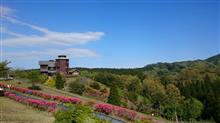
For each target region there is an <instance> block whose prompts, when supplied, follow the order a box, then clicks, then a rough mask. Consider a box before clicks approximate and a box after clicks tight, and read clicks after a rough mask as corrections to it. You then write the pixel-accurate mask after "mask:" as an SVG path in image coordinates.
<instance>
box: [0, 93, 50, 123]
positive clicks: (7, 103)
mask: <svg viewBox="0 0 220 123" xmlns="http://www.w3.org/2000/svg"><path fill="white" fill-rule="evenodd" d="M53 121H54V117H53V116H51V115H49V114H48V113H47V112H43V111H38V110H36V109H33V108H31V107H27V106H25V105H23V104H20V103H17V102H15V101H13V100H11V99H8V98H5V97H0V123H53Z"/></svg>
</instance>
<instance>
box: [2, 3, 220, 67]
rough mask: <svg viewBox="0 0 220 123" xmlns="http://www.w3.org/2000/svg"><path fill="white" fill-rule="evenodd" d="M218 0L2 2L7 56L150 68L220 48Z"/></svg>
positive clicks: (32, 61) (23, 62) (28, 62)
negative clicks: (63, 59) (57, 57)
mask: <svg viewBox="0 0 220 123" xmlns="http://www.w3.org/2000/svg"><path fill="white" fill-rule="evenodd" d="M219 5H220V3H219V2H218V0H184V1H183V0H163V1H162V0H155V1H152V0H145V1H144V0H136V1H135V0H123V1H122V0H119V1H113V0H107V1H100V0H91V1H88V0H87V1H85V0H84V1H79V0H78V1H77V0H75V1H71V0H64V1H63V2H62V1H61V0H60V1H58V0H55V1H53V2H52V0H45V1H43V0H40V1H35V2H33V1H32V2H31V1H28V0H20V1H18V0H10V1H9V0H2V3H1V38H2V39H1V41H2V51H1V54H2V57H1V59H2V60H5V59H8V60H10V61H12V63H11V66H12V67H15V68H38V61H39V60H49V59H55V58H56V56H57V55H59V54H67V55H68V57H69V58H70V66H71V67H111V68H133V67H143V66H145V65H147V64H151V63H157V62H174V61H182V60H184V61H185V60H194V59H205V58H208V57H210V56H212V55H216V54H218V53H220V48H219V47H220V43H219V42H220V41H219V38H220V36H219V28H220V25H219V24H220V21H219V15H220V13H219V11H220V9H219Z"/></svg>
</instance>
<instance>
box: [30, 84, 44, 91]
mask: <svg viewBox="0 0 220 123" xmlns="http://www.w3.org/2000/svg"><path fill="white" fill-rule="evenodd" d="M28 89H31V90H41V88H40V86H37V85H34V86H30V87H28Z"/></svg>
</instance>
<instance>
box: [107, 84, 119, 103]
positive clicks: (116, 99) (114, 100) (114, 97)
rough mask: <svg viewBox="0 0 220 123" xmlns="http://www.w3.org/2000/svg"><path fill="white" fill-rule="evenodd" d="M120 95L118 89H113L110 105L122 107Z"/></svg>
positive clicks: (109, 98)
mask: <svg viewBox="0 0 220 123" xmlns="http://www.w3.org/2000/svg"><path fill="white" fill-rule="evenodd" d="M120 97H121V96H120V94H119V90H118V87H112V88H111V89H110V95H109V97H108V103H111V104H114V105H119V106H120V105H121V100H120Z"/></svg>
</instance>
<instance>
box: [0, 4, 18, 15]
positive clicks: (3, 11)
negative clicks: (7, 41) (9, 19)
mask: <svg viewBox="0 0 220 123" xmlns="http://www.w3.org/2000/svg"><path fill="white" fill-rule="evenodd" d="M14 11H15V10H14V9H11V8H9V7H6V6H1V5H0V15H1V17H2V16H14V15H13V14H14Z"/></svg>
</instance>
